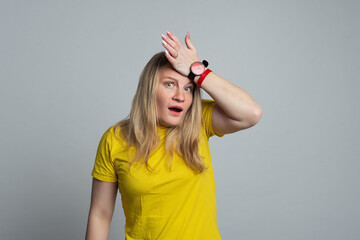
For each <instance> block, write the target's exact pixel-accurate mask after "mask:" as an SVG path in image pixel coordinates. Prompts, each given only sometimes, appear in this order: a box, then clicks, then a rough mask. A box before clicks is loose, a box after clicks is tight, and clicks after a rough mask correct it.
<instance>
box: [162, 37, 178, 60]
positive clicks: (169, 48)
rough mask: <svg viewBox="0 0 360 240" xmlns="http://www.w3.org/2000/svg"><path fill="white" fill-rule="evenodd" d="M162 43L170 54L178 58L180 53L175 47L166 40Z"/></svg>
mask: <svg viewBox="0 0 360 240" xmlns="http://www.w3.org/2000/svg"><path fill="white" fill-rule="evenodd" d="M162 45H163V47H164V48H165V50H166V51H167V53H168V54H170V55H171V56H172V57H173V58H177V54H178V53H177V51H176V50H175V49H174V48H173V47H171V46H170V45H169V44H167V43H166V42H165V41H164V40H163V41H162Z"/></svg>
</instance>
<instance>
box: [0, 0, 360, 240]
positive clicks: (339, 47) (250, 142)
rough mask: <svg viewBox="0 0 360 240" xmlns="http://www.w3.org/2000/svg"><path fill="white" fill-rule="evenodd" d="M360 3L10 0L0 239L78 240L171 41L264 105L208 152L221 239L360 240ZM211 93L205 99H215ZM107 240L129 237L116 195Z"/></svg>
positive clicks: (1, 58)
mask: <svg viewBox="0 0 360 240" xmlns="http://www.w3.org/2000/svg"><path fill="white" fill-rule="evenodd" d="M359 12H360V4H359V1H340V0H338V1H300V0H299V1H295V0H286V1H285V0H284V1H265V0H263V1H254V0H251V1H250V0H247V1H209V0H206V1H201V0H198V1H177V2H171V1H142V2H140V1H115V0H112V1H93V0H91V1H90V0H87V1H85V0H84V1H69V0H65V1H64V0H62V1H49V0H44V1H25V0H23V1H16V0H11V1H10V0H9V1H3V0H2V1H1V4H0V79H1V87H0V103H1V124H0V132H1V139H0V151H1V161H0V195H1V197H0V239H9V240H10V239H83V238H84V236H85V229H86V223H87V216H88V210H89V204H90V192H91V176H90V173H91V170H92V167H93V163H94V157H95V153H96V148H97V145H98V142H99V140H100V137H101V135H102V133H103V132H104V131H105V130H106V129H107V128H108V127H109V126H110V125H111V124H113V123H114V122H116V121H118V120H120V119H122V118H124V117H126V116H127V114H128V112H129V109H130V103H131V100H132V97H133V94H134V92H135V88H136V85H137V80H138V77H139V74H140V71H141V69H142V68H143V67H144V65H145V63H146V62H147V61H148V60H149V58H150V57H151V56H152V55H153V54H154V53H155V52H157V51H160V50H162V47H161V38H160V34H161V33H164V32H165V31H166V30H171V31H173V32H174V33H175V34H177V35H178V36H179V37H181V38H182V39H183V37H184V36H185V34H186V32H187V31H189V32H190V34H191V38H192V40H193V43H194V45H195V46H196V47H197V49H198V52H199V57H200V59H207V60H208V61H209V62H210V67H211V69H212V70H214V71H216V72H217V73H218V74H220V75H222V76H223V77H225V78H227V79H229V80H230V81H232V82H234V83H236V84H237V85H239V86H240V87H242V88H243V89H245V90H246V91H248V92H249V93H250V94H251V95H252V96H253V97H254V98H255V99H256V100H257V102H258V103H259V104H260V105H261V106H262V108H263V117H262V119H261V121H260V122H259V123H258V125H256V126H255V127H253V128H251V129H248V130H245V131H241V132H238V133H235V134H233V135H228V136H225V137H223V138H222V139H219V138H213V139H212V140H211V143H210V144H211V149H212V159H213V164H214V171H215V179H216V186H217V192H216V197H217V204H218V224H219V228H220V232H221V235H222V237H223V239H245V240H263V239H267V240H281V239H284V240H285V239H286V240H304V239H306V240H319V239H326V240H332V239H334V240H335V239H342V240H343V239H346V240H350V239H354V240H355V239H359V237H360V228H359V226H360V207H359V202H360V187H359V183H360V176H359V170H360V164H359V156H360V152H359V134H360V131H359V122H360V121H359V120H360V119H359V117H360V114H359V109H360V108H359V104H358V103H359V100H360V97H359V94H358V92H359V90H360V89H359V73H360V72H359V71H360V70H359V69H360V61H359V60H360V57H359V56H360V49H359V42H360V39H359V37H360V34H359V29H360V28H359V22H360V17H359ZM204 97H206V95H204ZM110 239H124V217H123V213H122V208H121V202H120V196H119V195H118V198H117V204H116V210H115V213H114V218H113V222H112V226H111V233H110Z"/></svg>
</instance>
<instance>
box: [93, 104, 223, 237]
mask: <svg viewBox="0 0 360 240" xmlns="http://www.w3.org/2000/svg"><path fill="white" fill-rule="evenodd" d="M214 106H215V102H214V101H210V100H202V109H203V110H202V111H203V117H204V120H205V127H204V128H202V130H201V134H202V138H201V142H200V150H199V151H200V154H201V156H203V157H204V162H205V164H206V166H207V167H208V169H207V170H205V171H204V172H203V173H201V174H195V173H194V172H193V171H192V170H191V169H190V168H189V167H188V166H187V165H186V164H185V162H184V161H183V159H182V158H181V157H180V156H179V155H177V154H175V155H174V158H173V163H172V167H171V171H170V170H169V168H168V159H166V156H165V150H164V139H165V137H166V131H167V129H166V128H161V127H158V134H159V136H160V137H161V139H162V142H161V144H160V145H159V146H158V147H157V148H156V149H155V150H154V152H153V154H152V155H151V157H150V158H149V161H148V163H149V165H150V166H151V168H152V169H154V171H155V172H153V173H151V172H149V171H148V170H147V169H146V166H145V165H141V164H133V166H132V167H131V174H129V172H128V159H129V157H130V158H131V157H132V153H131V152H132V151H131V149H130V151H129V152H125V151H124V146H125V145H126V143H125V142H121V141H119V140H117V139H116V138H115V135H114V129H113V128H110V129H108V130H107V131H106V132H105V133H104V135H103V137H102V138H101V140H100V143H99V147H98V151H97V155H96V159H95V164H94V169H93V172H92V176H93V177H94V178H96V179H98V180H101V181H105V182H117V183H118V186H119V191H120V194H121V200H122V206H123V209H124V213H125V217H126V224H125V234H126V239H127V240H135V239H136V240H150V239H151V240H153V239H157V240H175V239H178V240H180V239H182V240H218V239H221V237H220V234H219V230H218V226H217V222H216V202H215V181H214V176H213V168H212V164H211V159H210V150H209V145H208V139H209V137H210V136H212V135H214V134H215V133H214V131H213V130H212V127H211V114H212V110H213V108H214Z"/></svg>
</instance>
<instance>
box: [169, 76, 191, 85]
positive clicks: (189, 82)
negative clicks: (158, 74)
mask: <svg viewBox="0 0 360 240" xmlns="http://www.w3.org/2000/svg"><path fill="white" fill-rule="evenodd" d="M163 79H171V80H174V81H176V82H179V80H178V79H176V78H173V77H168V76H164V77H163ZM188 84H192V85H193V84H194V82H193V81H190V80H189V81H188V82H187V83H185V85H188Z"/></svg>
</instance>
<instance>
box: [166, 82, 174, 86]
mask: <svg viewBox="0 0 360 240" xmlns="http://www.w3.org/2000/svg"><path fill="white" fill-rule="evenodd" d="M165 85H166V86H167V87H172V86H174V83H172V82H166V83H165Z"/></svg>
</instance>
